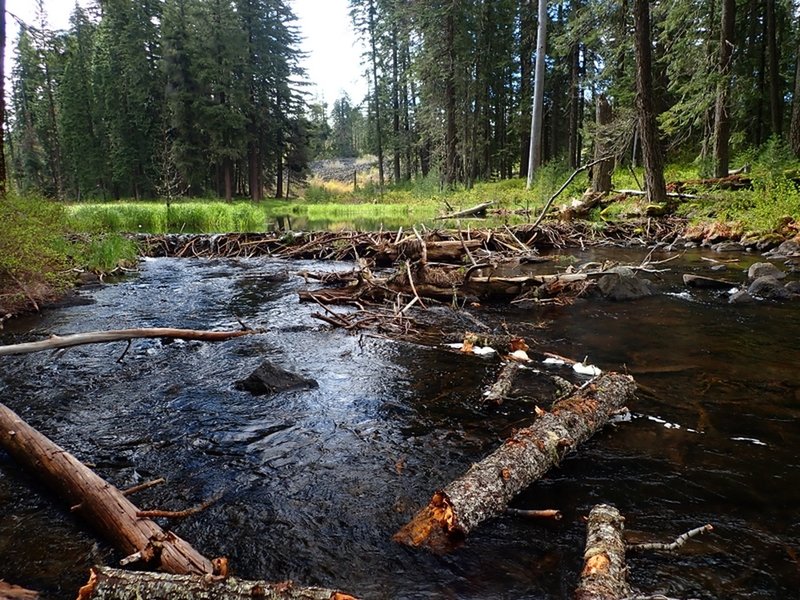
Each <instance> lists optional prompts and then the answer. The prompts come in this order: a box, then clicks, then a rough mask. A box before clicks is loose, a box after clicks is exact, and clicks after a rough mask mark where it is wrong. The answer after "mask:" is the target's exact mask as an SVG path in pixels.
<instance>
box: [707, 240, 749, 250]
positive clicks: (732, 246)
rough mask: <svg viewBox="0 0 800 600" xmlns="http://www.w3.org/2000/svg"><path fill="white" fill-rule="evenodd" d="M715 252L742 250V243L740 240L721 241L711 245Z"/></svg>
mask: <svg viewBox="0 0 800 600" xmlns="http://www.w3.org/2000/svg"><path fill="white" fill-rule="evenodd" d="M711 249H712V250H713V251H714V252H741V251H742V245H741V244H740V243H739V242H720V243H719V244H714V245H713V246H711Z"/></svg>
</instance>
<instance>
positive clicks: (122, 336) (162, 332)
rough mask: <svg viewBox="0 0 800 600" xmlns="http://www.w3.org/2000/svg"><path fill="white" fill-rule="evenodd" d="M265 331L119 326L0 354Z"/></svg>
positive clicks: (215, 339)
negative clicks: (137, 339) (113, 329)
mask: <svg viewBox="0 0 800 600" xmlns="http://www.w3.org/2000/svg"><path fill="white" fill-rule="evenodd" d="M254 333H262V332H261V331H260V330H255V329H245V330H241V331H197V330H195V329H173V328H171V327H149V328H136V329H117V330H115V331H89V332H87V333H75V334H72V335H63V336H59V335H52V336H50V337H49V338H48V339H46V340H42V341H39V342H26V343H24V344H12V345H9V346H0V356H10V355H12V354H29V353H31V352H39V351H41V350H55V349H58V348H70V347H72V346H81V345H83V344H105V343H108V342H119V341H121V340H132V339H136V338H173V339H181V340H202V341H206V342H219V341H223V340H229V339H231V338H236V337H241V336H243V335H252V334H254Z"/></svg>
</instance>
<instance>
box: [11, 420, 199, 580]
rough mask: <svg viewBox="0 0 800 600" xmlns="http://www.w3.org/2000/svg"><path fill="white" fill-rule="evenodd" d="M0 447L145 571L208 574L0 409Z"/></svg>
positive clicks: (176, 542) (180, 544)
mask: <svg viewBox="0 0 800 600" xmlns="http://www.w3.org/2000/svg"><path fill="white" fill-rule="evenodd" d="M0 447H2V448H3V449H4V450H5V451H6V452H8V453H9V454H10V455H11V456H12V457H13V458H14V459H15V460H16V461H17V462H19V463H20V464H21V465H23V466H24V467H25V468H26V469H28V470H30V471H31V472H34V473H36V474H37V475H38V476H39V477H40V478H41V479H42V480H43V481H44V482H45V483H46V484H47V485H49V486H50V487H52V488H53V489H54V490H55V491H56V492H57V493H58V494H59V495H60V496H62V497H64V498H66V499H67V501H68V502H69V505H70V506H73V505H76V504H80V505H81V508H80V511H79V512H80V513H81V515H83V516H84V517H85V518H86V520H87V521H89V522H90V523H91V525H92V526H94V527H95V528H97V529H98V530H99V531H100V532H101V533H102V534H103V535H105V536H106V538H107V539H109V540H110V541H112V542H113V543H114V544H115V545H116V546H117V547H119V549H120V550H122V551H123V552H125V553H127V554H129V555H132V554H135V553H137V552H141V554H142V556H143V557H146V558H150V560H149V561H145V562H147V564H148V566H150V567H153V568H159V569H161V570H163V571H167V572H170V573H178V574H205V573H209V574H210V573H212V572H213V566H212V564H211V561H210V560H208V559H207V558H206V557H205V556H203V555H202V554H200V553H199V552H198V551H197V550H195V549H194V548H192V546H191V545H189V543H188V542H186V541H184V540H182V539H181V538H179V537H178V536H177V535H175V534H174V533H172V532H165V531H164V530H163V529H161V527H159V525H158V524H157V523H155V522H154V521H151V520H150V519H142V518H139V517H138V516H137V512H138V511H139V509H138V508H137V507H136V506H134V505H133V503H132V502H130V500H128V499H127V498H126V497H125V496H124V495H123V494H122V492H120V491H119V490H118V489H117V488H115V487H114V486H113V485H111V484H110V483H108V482H107V481H105V480H104V479H102V478H101V477H100V476H98V475H97V474H96V473H95V472H94V471H92V470H91V469H89V468H88V467H87V466H85V465H84V464H83V463H82V462H80V461H79V460H78V459H77V458H75V457H74V456H72V455H71V454H70V453H69V452H67V451H66V450H64V449H63V448H61V447H60V446H58V445H57V444H55V443H54V442H52V441H51V440H49V439H48V438H47V437H45V436H44V435H42V434H41V433H39V432H38V431H36V429H34V428H33V427H31V426H30V425H28V424H27V423H26V422H25V421H23V420H22V419H21V418H20V417H19V416H18V415H17V414H15V413H14V412H13V411H12V410H11V409H10V408H8V407H7V406H5V405H4V404H0Z"/></svg>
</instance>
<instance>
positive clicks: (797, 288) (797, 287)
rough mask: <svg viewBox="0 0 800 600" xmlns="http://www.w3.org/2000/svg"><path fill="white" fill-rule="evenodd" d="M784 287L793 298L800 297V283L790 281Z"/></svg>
mask: <svg viewBox="0 0 800 600" xmlns="http://www.w3.org/2000/svg"><path fill="white" fill-rule="evenodd" d="M783 287H784V288H786V289H787V290H788V291H789V293H790V294H792V295H793V296H800V281H790V282H789V283H787V284H786V285H785V286H783Z"/></svg>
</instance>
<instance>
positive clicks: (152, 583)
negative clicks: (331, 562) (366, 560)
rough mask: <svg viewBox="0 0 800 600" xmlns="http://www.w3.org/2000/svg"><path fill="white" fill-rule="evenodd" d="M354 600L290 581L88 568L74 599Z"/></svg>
mask: <svg viewBox="0 0 800 600" xmlns="http://www.w3.org/2000/svg"><path fill="white" fill-rule="evenodd" d="M143 598H145V599H146V600H196V599H204V600H251V599H252V598H257V599H259V600H355V598H353V596H348V595H347V594H342V593H341V592H336V591H334V590H327V589H323V588H309V587H305V588H301V587H295V586H294V585H293V584H292V582H291V581H285V582H283V583H267V582H266V581H244V580H241V579H236V578H235V577H229V578H224V579H223V578H215V577H210V576H203V575H169V574H166V573H150V572H142V571H123V570H121V569H111V568H109V567H97V568H94V569H92V574H91V576H90V578H89V582H88V583H87V584H86V585H85V586H83V587H82V588H81V591H80V594H79V596H78V600H142V599H143Z"/></svg>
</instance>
